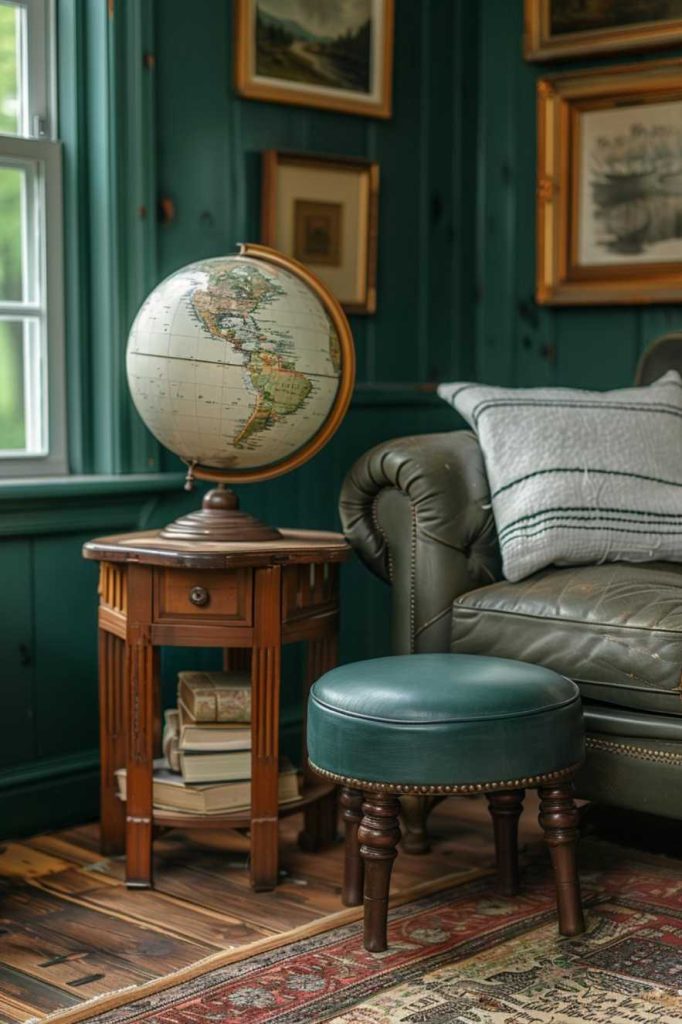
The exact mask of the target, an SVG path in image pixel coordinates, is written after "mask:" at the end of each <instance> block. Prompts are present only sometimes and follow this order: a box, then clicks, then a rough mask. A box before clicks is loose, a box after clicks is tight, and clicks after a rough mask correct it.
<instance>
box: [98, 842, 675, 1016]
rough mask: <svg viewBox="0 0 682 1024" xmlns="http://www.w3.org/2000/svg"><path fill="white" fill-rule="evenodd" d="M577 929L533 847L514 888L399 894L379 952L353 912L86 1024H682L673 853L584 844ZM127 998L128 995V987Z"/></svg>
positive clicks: (478, 884)
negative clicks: (559, 922)
mask: <svg viewBox="0 0 682 1024" xmlns="http://www.w3.org/2000/svg"><path fill="white" fill-rule="evenodd" d="M581 859H582V871H581V875H582V879H583V887H584V897H585V904H586V907H587V921H588V929H587V932H586V934H585V935H584V936H580V937H579V938H575V939H564V938H561V937H559V936H558V933H557V930H556V921H555V908H554V892H553V889H552V880H551V876H550V873H549V871H548V868H547V865H546V863H545V860H544V858H543V859H542V860H538V861H537V862H536V863H535V866H532V867H531V868H530V869H528V870H527V871H526V875H525V879H524V891H523V894H522V895H521V896H519V897H518V898H515V899H513V900H511V899H503V898H501V897H498V896H496V895H495V894H494V892H493V891H492V883H491V880H490V879H489V878H483V879H481V878H478V879H475V880H473V881H470V882H467V883H465V884H464V885H460V886H457V887H455V888H451V889H450V890H448V891H445V892H438V893H436V894H434V895H431V896H427V897H425V898H422V899H420V900H418V901H416V902H411V903H406V904H405V905H403V906H400V907H398V908H396V909H395V910H394V911H392V914H391V923H390V929H389V943H390V946H389V950H388V951H387V952H386V953H382V954H371V953H365V952H364V950H363V948H362V944H361V925H360V924H359V923H353V924H347V925H344V926H342V927H336V928H333V929H331V930H328V931H325V932H323V933H321V934H318V935H315V936H312V937H309V938H305V939H302V940H300V941H297V942H294V943H290V944H289V945H286V946H283V947H280V948H277V949H273V950H270V951H268V952H264V953H261V954H259V955H256V956H252V957H250V958H249V959H247V960H241V961H239V962H237V963H233V964H229V965H227V966H224V967H220V968H218V969H213V970H208V969H207V970H206V972H205V973H203V974H201V975H200V976H199V977H196V978H194V979H192V980H191V981H189V982H187V983H185V984H179V985H175V986H173V987H171V988H166V989H165V990H164V991H160V992H156V993H154V994H152V995H150V996H147V997H145V998H139V996H138V997H135V1001H134V1002H129V1003H128V1004H127V1005H124V1006H119V1007H118V1008H116V1009H115V1010H111V1011H108V1012H105V1013H100V1014H99V1015H97V1016H92V1017H90V1018H89V1019H90V1020H91V1021H92V1022H93V1024H94V1022H96V1024H124V1022H141V1024H237V1022H238V1024H321V1022H328V1024H460V1022H461V1024H586V1022H589V1024H682V865H678V864H676V863H675V862H673V861H663V860H662V859H658V860H655V859H653V858H652V859H649V860H644V859H643V860H639V859H634V858H631V857H630V856H628V857H627V859H626V858H625V855H624V854H623V853H622V852H621V853H619V852H618V851H617V850H616V849H615V848H613V847H611V846H607V845H606V844H589V843H586V844H584V847H583V855H582V858H581ZM130 998H131V999H132V998H133V995H132V993H131V995H130Z"/></svg>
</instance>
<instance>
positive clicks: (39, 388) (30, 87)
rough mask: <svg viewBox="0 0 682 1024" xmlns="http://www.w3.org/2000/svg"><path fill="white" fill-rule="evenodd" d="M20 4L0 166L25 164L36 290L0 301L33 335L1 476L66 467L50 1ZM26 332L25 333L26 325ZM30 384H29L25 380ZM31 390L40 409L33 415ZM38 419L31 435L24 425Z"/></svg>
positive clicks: (53, 472) (19, 0) (0, 455)
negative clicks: (17, 102)
mask: <svg viewBox="0 0 682 1024" xmlns="http://www.w3.org/2000/svg"><path fill="white" fill-rule="evenodd" d="M12 3H13V5H14V6H16V7H23V8H24V10H25V12H26V15H25V22H24V23H25V26H26V40H25V51H24V52H25V54H26V60H25V61H24V62H23V66H22V74H23V75H24V83H23V88H24V96H26V97H27V102H26V106H25V109H24V111H23V118H22V121H23V123H22V124H21V125H20V126H19V131H20V133H21V134H20V135H0V165H5V166H7V165H12V164H14V165H16V166H18V167H22V168H24V169H25V170H26V171H27V179H26V180H27V188H26V197H25V203H26V217H27V223H28V224H29V231H28V232H27V236H28V237H27V246H26V248H27V252H26V253H25V257H24V263H25V264H26V262H27V259H28V260H31V261H32V262H33V267H34V270H35V280H36V294H34V295H31V296H29V300H30V301H22V302H0V318H5V319H11V318H18V317H27V316H28V317H31V318H35V323H36V324H37V325H39V335H40V339H34V340H33V341H31V339H30V337H25V339H24V346H25V353H26V355H28V352H27V347H28V346H30V345H36V344H37V345H39V349H40V350H39V352H38V353H35V352H34V353H33V358H30V359H27V358H25V359H24V366H25V374H26V378H29V377H30V373H31V372H32V374H33V377H32V379H31V380H29V379H27V380H26V381H25V408H26V426H27V446H28V444H30V445H31V449H32V450H31V451H27V452H14V451H6V450H3V451H0V479H2V478H7V477H29V476H58V475H63V474H65V473H67V472H68V458H67V447H66V380H65V377H66V375H65V344H64V280H63V263H64V248H63V224H62V206H63V200H62V166H61V163H62V161H61V147H60V144H59V142H57V141H56V137H57V123H56V110H57V105H56V80H55V72H56V66H55V65H56V62H55V45H54V44H55V10H54V0H12ZM26 334H27V335H30V332H26ZM31 385H33V386H31ZM36 394H39V398H40V401H41V409H40V413H39V414H38V415H37V416H36V415H32V412H31V403H32V402H33V401H34V397H35V396H36ZM34 425H37V427H36V429H34V432H33V436H31V428H32V427H34Z"/></svg>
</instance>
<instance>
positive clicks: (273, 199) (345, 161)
mask: <svg viewBox="0 0 682 1024" xmlns="http://www.w3.org/2000/svg"><path fill="white" fill-rule="evenodd" d="M282 165H287V166H290V167H292V166H293V167H305V168H307V169H308V170H343V171H347V170H355V171H357V173H358V175H361V174H366V175H367V177H368V184H369V201H368V209H367V224H366V226H365V230H366V231H367V266H366V268H365V273H364V274H363V278H364V282H365V288H364V294H363V297H362V299H361V300H360V301H359V302H341V305H342V307H343V309H344V310H345V311H346V313H375V312H376V308H377V287H376V281H377V250H378V238H379V164H378V163H376V162H374V161H371V160H363V159H360V158H357V157H346V156H317V155H313V154H311V153H298V152H287V151H283V150H277V149H266V150H265V151H264V152H263V155H262V178H261V238H262V240H263V243H264V244H265V245H266V246H269V247H272V248H274V247H275V246H276V245H277V239H276V223H277V175H278V172H279V168H280V167H281V166H282ZM330 198H331V197H330ZM310 273H312V271H311V272H310ZM325 287H326V286H325Z"/></svg>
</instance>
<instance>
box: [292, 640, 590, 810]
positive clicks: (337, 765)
mask: <svg viewBox="0 0 682 1024" xmlns="http://www.w3.org/2000/svg"><path fill="white" fill-rule="evenodd" d="M583 742H584V740H583V725H582V710H581V705H580V693H579V690H578V687H577V686H576V685H575V683H573V682H572V681H571V680H570V679H566V678H565V677H564V676H560V675H558V674H557V673H556V672H553V671H551V670H550V669H546V668H543V667H541V666H539V665H531V664H527V663H525V662H520V661H511V660H508V659H506V658H488V657H484V656H481V655H467V654H413V655H405V656H399V657H391V658H376V659H373V660H371V661H360V662H356V663H354V664H350V665H342V666H340V667H339V668H335V669H332V671H331V672H327V673H326V675H324V676H322V677H321V678H320V679H318V680H317V682H316V683H315V684H314V685H313V687H312V689H311V692H310V700H309V708H308V751H309V757H310V761H311V764H312V765H313V767H315V768H317V769H321V770H322V774H328V775H330V776H334V777H337V778H338V779H339V780H348V779H352V780H355V781H365V782H367V783H372V784H377V785H381V784H383V783H400V784H401V787H402V788H403V789H406V790H407V791H409V790H410V789H412V788H413V787H436V788H438V790H439V791H442V790H443V788H444V787H445V788H452V789H453V791H457V789H464V790H466V789H468V788H470V789H473V790H476V789H481V788H486V787H487V786H488V785H490V787H492V786H493V785H494V784H497V783H504V784H507V785H512V784H514V783H517V784H519V785H521V784H528V785H530V784H531V781H530V780H532V779H535V778H537V777H541V776H542V777H544V776H546V777H548V778H550V777H552V775H553V774H555V773H557V772H564V771H566V770H568V769H570V768H573V767H575V765H576V764H578V763H579V762H580V761H581V760H582V759H583V756H584V752H583Z"/></svg>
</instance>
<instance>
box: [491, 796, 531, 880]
mask: <svg viewBox="0 0 682 1024" xmlns="http://www.w3.org/2000/svg"><path fill="white" fill-rule="evenodd" d="M486 795H487V797H488V809H489V811H490V814H491V816H492V819H493V830H494V832H495V858H496V861H497V890H498V892H500V893H501V894H502V895H503V896H515V895H516V893H517V892H518V891H519V847H518V834H519V815H520V814H521V811H522V810H523V798H524V796H525V795H526V792H525V790H523V789H508V790H505V791H503V792H500V793H488V794H486Z"/></svg>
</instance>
